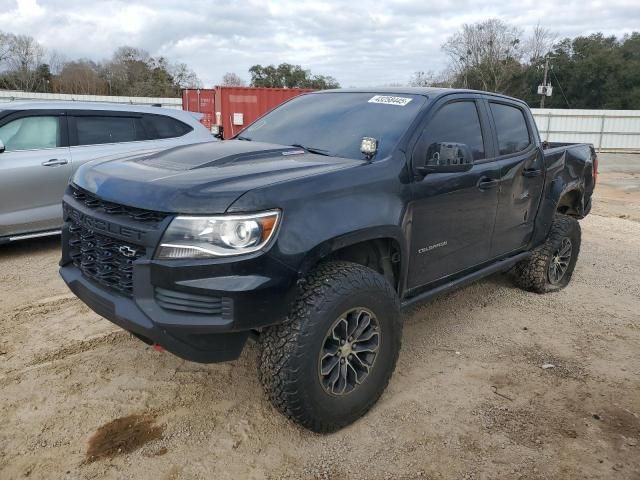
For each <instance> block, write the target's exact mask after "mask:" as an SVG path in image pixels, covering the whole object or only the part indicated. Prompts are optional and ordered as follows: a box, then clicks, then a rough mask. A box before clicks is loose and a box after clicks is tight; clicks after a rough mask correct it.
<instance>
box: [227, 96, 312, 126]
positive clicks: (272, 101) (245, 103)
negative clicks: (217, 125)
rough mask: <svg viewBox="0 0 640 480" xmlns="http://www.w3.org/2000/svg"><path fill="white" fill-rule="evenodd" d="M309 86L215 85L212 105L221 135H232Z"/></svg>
mask: <svg viewBox="0 0 640 480" xmlns="http://www.w3.org/2000/svg"><path fill="white" fill-rule="evenodd" d="M312 91H313V89H310V88H255V87H216V99H215V108H216V110H215V111H216V112H220V116H221V119H220V120H221V123H222V127H223V132H224V138H231V137H233V136H234V135H236V134H237V133H238V132H239V131H240V130H242V129H243V128H245V127H246V126H247V125H249V124H250V123H252V122H253V121H254V120H255V119H257V118H258V117H260V116H261V115H263V114H265V113H267V112H269V111H271V110H273V109H274V108H276V107H277V106H278V105H280V104H281V103H282V102H284V101H286V100H289V99H290V98H293V97H297V96H298V95H300V94H301V93H307V92H312Z"/></svg>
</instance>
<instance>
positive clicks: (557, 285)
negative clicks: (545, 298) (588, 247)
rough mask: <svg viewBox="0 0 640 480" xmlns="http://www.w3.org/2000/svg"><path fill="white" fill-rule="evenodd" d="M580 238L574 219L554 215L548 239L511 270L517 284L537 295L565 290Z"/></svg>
mask: <svg viewBox="0 0 640 480" xmlns="http://www.w3.org/2000/svg"><path fill="white" fill-rule="evenodd" d="M580 236H581V232H580V224H579V223H578V221H577V220H576V219H575V218H573V217H569V216H567V215H561V214H557V215H556V217H555V219H554V221H553V225H552V226H551V231H550V232H549V236H548V237H547V240H546V241H545V242H544V243H543V244H542V245H540V246H539V247H538V248H536V249H535V250H534V251H533V252H532V254H531V256H530V257H529V258H527V259H525V260H522V261H521V262H519V263H518V264H516V266H515V267H514V268H513V270H512V273H513V278H514V281H515V283H516V285H518V286H519V287H520V288H523V289H524V290H529V291H531V292H536V293H546V292H553V291H556V290H560V289H562V288H564V287H566V286H567V284H568V283H569V281H570V280H571V276H572V275H573V270H574V268H575V266H576V262H577V261H578V253H579V252H580Z"/></svg>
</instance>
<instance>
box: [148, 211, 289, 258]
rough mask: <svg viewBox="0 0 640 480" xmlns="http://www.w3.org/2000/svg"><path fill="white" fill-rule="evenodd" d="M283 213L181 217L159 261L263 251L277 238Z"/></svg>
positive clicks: (171, 226)
mask: <svg viewBox="0 0 640 480" xmlns="http://www.w3.org/2000/svg"><path fill="white" fill-rule="evenodd" d="M279 219H280V212H279V211H278V210H272V211H268V212H262V213H255V214H250V215H217V216H211V217H191V216H189V217H187V216H179V217H176V218H174V219H173V220H172V221H171V224H169V228H167V231H166V232H165V233H164V235H163V237H162V241H161V242H160V248H159V249H158V253H157V255H156V258H159V259H171V258H174V259H176V258H212V257H227V256H230V255H242V254H244V253H251V252H255V251H257V250H260V249H261V248H262V247H264V246H265V245H266V244H267V243H268V242H269V240H271V238H272V237H273V235H274V233H275V231H276V228H277V226H278V221H279Z"/></svg>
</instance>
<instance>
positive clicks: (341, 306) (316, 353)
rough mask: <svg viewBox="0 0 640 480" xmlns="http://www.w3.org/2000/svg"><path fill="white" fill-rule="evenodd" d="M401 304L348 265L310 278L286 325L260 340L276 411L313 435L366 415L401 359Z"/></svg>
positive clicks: (383, 285)
mask: <svg viewBox="0 0 640 480" xmlns="http://www.w3.org/2000/svg"><path fill="white" fill-rule="evenodd" d="M401 335H402V325H401V322H400V315H399V305H398V300H397V297H396V294H395V291H394V290H393V288H392V287H391V286H390V285H389V283H388V282H387V281H386V280H385V278H384V277H383V276H382V275H380V274H378V273H377V272H374V271H373V270H371V269H369V268H367V267H364V266H362V265H358V264H355V263H349V262H330V263H326V264H323V265H320V266H319V267H318V268H317V269H316V270H315V271H314V272H313V273H311V274H310V275H309V277H308V278H307V281H306V282H305V284H304V286H303V287H302V291H301V294H300V296H299V298H298V301H297V302H296V304H295V306H294V308H293V310H292V312H291V314H290V315H289V317H288V319H287V321H286V322H285V323H283V324H281V325H277V326H274V327H271V328H269V329H267V330H266V331H264V332H263V333H262V334H261V336H260V345H261V353H260V366H259V377H260V381H261V383H262V385H263V387H264V390H265V392H266V394H267V395H268V397H269V399H270V400H271V402H272V403H273V404H274V406H275V407H276V408H277V409H278V410H280V411H281V412H282V413H284V414H285V415H286V416H288V417H289V418H291V419H292V420H294V421H295V422H297V423H299V424H300V425H302V426H304V427H306V428H308V429H310V430H313V431H315V432H330V431H334V430H337V429H339V428H341V427H344V426H345V425H348V424H350V423H352V422H354V421H355V420H357V419H358V418H360V417H361V416H362V415H364V414H365V413H366V412H367V411H368V410H369V409H370V408H371V407H372V406H373V405H374V404H375V402H376V401H377V400H378V398H379V397H380V395H381V394H382V392H383V391H384V389H385V388H386V386H387V384H388V382H389V379H390V377H391V374H392V373H393V370H394V368H395V364H396V361H397V358H398V353H399V351H400V340H401Z"/></svg>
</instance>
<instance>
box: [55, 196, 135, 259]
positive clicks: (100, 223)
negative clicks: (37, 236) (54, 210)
mask: <svg viewBox="0 0 640 480" xmlns="http://www.w3.org/2000/svg"><path fill="white" fill-rule="evenodd" d="M65 207H66V208H65V210H66V213H67V215H68V216H69V217H70V218H71V219H72V220H73V221H74V222H76V223H77V224H79V225H82V226H83V227H85V228H88V229H90V230H97V231H99V232H105V233H112V234H115V235H118V236H120V237H124V238H129V239H132V240H142V239H144V236H145V232H143V231H141V230H137V229H135V228H131V227H125V226H122V225H117V224H115V223H110V222H107V221H106V220H101V219H99V218H95V217H90V216H88V215H85V214H83V213H82V212H80V211H78V210H76V209H74V208H71V207H69V206H67V205H66V204H65ZM134 254H135V252H134ZM123 255H124V254H123ZM131 256H133V255H131Z"/></svg>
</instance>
